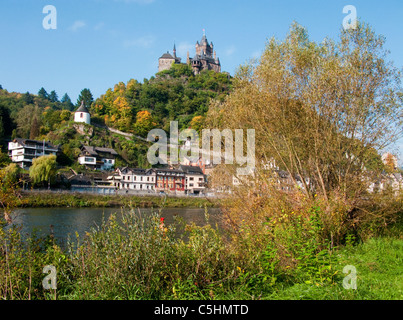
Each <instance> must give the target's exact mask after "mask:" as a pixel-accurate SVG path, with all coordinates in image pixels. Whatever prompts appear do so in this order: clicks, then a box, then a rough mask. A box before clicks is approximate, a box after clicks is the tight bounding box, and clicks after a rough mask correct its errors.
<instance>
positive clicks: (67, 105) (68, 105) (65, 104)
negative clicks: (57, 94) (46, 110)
mask: <svg viewBox="0 0 403 320" xmlns="http://www.w3.org/2000/svg"><path fill="white" fill-rule="evenodd" d="M60 102H61V103H62V108H63V109H66V110H69V111H72V110H73V109H74V105H73V103H72V102H71V99H70V97H69V95H68V94H67V93H65V94H64V96H63V97H62V100H60Z"/></svg>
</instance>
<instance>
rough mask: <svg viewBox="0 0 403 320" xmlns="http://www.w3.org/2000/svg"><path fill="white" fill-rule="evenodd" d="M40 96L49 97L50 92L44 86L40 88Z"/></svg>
mask: <svg viewBox="0 0 403 320" xmlns="http://www.w3.org/2000/svg"><path fill="white" fill-rule="evenodd" d="M38 96H39V97H41V98H43V99H49V94H48V93H47V92H46V90H45V88H44V87H42V88H40V89H39V91H38Z"/></svg>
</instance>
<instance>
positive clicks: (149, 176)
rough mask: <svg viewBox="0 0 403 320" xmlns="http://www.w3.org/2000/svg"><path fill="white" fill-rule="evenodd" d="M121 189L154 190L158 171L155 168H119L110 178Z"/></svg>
mask: <svg viewBox="0 0 403 320" xmlns="http://www.w3.org/2000/svg"><path fill="white" fill-rule="evenodd" d="M108 179H109V180H112V183H113V184H114V186H115V187H116V188H117V189H119V190H136V191H154V190H155V182H156V173H155V171H154V170H153V169H130V168H127V167H125V168H118V169H116V171H115V174H114V175H113V176H111V177H109V178H108Z"/></svg>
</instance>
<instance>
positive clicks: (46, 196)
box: [17, 192, 214, 208]
mask: <svg viewBox="0 0 403 320" xmlns="http://www.w3.org/2000/svg"><path fill="white" fill-rule="evenodd" d="M129 205H131V206H133V207H138V208H159V207H161V206H164V207H168V208H184V207H193V208H203V207H205V206H207V207H213V206H214V204H213V203H212V202H211V201H210V200H208V199H205V198H194V197H186V198H175V197H167V198H164V197H159V196H129V195H108V196H105V195H96V194H82V193H75V194H70V193H54V192H29V193H27V192H25V193H22V194H21V198H20V199H19V200H18V201H17V206H18V207H20V208H48V207H70V208H85V207H93V208H102V207H105V208H115V207H116V208H117V207H123V206H129Z"/></svg>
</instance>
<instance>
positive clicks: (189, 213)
mask: <svg viewBox="0 0 403 320" xmlns="http://www.w3.org/2000/svg"><path fill="white" fill-rule="evenodd" d="M122 210H123V209H120V208H79V209H77V208H39V209H37V208H35V209H34V208H27V209H18V210H16V211H15V212H14V214H13V224H14V225H17V226H19V227H20V228H21V234H22V235H23V237H24V238H25V237H27V236H29V235H31V234H32V233H33V232H34V231H36V234H37V235H38V236H47V235H50V234H51V233H53V235H54V237H55V238H56V239H57V240H58V241H59V242H60V243H62V244H63V243H66V241H67V238H68V235H70V236H71V238H72V239H73V238H75V233H76V232H77V233H78V234H79V235H80V236H83V235H85V232H88V231H90V230H91V229H92V228H93V227H96V226H100V225H101V224H102V221H103V219H108V218H109V217H110V216H111V214H113V213H117V216H118V217H119V216H121V214H122ZM127 210H128V209H127ZM136 212H138V213H139V214H141V215H142V216H146V215H150V214H152V212H156V210H155V209H136ZM208 212H209V215H210V220H209V221H210V223H211V224H213V225H214V224H215V223H216V222H218V221H219V217H220V214H219V213H220V211H219V209H211V208H210V209H208ZM161 216H162V217H164V218H165V223H166V224H167V225H169V224H170V223H173V222H174V217H175V216H179V217H182V218H183V220H184V221H185V222H187V223H191V222H194V223H196V224H197V225H205V223H206V220H205V209H204V208H202V209H198V208H196V209H194V208H166V209H162V211H161Z"/></svg>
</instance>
